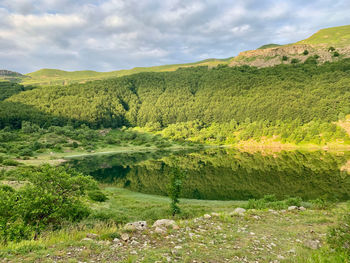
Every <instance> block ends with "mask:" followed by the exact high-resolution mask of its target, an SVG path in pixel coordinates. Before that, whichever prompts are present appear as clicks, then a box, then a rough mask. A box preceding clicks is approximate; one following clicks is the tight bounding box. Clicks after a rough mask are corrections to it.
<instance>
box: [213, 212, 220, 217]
mask: <svg viewBox="0 0 350 263" xmlns="http://www.w3.org/2000/svg"><path fill="white" fill-rule="evenodd" d="M211 215H212V216H215V217H218V216H220V214H218V213H214V212H213V213H211Z"/></svg>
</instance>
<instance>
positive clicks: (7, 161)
mask: <svg viewBox="0 0 350 263" xmlns="http://www.w3.org/2000/svg"><path fill="white" fill-rule="evenodd" d="M2 164H3V165H5V166H18V165H19V164H20V163H19V162H17V161H16V160H12V159H5V160H3V161H2Z"/></svg>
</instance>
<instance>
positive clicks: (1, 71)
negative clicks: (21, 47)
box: [0, 69, 23, 77]
mask: <svg viewBox="0 0 350 263" xmlns="http://www.w3.org/2000/svg"><path fill="white" fill-rule="evenodd" d="M0 76H5V77H22V76H23V75H22V74H21V73H18V72H15V71H10V70H6V69H0Z"/></svg>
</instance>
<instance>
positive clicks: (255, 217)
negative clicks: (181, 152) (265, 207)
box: [253, 216, 261, 220]
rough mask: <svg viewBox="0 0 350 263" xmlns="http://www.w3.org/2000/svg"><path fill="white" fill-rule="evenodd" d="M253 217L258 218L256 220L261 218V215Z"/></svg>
mask: <svg viewBox="0 0 350 263" xmlns="http://www.w3.org/2000/svg"><path fill="white" fill-rule="evenodd" d="M253 218H254V219H256V220H259V219H261V217H260V216H253Z"/></svg>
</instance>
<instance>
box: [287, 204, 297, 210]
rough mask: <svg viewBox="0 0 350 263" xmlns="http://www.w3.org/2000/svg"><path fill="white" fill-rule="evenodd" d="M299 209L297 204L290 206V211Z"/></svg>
mask: <svg viewBox="0 0 350 263" xmlns="http://www.w3.org/2000/svg"><path fill="white" fill-rule="evenodd" d="M297 209H298V207H297V206H295V205H292V206H290V207H288V210H289V211H292V210H297Z"/></svg>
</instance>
